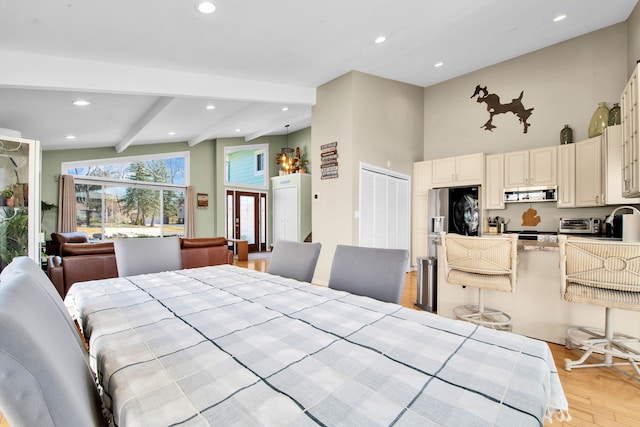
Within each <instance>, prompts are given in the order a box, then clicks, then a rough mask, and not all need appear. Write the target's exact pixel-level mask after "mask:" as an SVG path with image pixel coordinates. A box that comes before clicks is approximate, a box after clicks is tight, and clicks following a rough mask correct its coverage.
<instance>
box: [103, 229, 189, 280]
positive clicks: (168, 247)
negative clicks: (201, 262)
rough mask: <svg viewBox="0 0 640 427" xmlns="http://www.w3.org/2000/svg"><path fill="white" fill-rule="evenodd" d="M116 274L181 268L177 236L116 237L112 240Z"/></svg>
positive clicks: (127, 274)
mask: <svg viewBox="0 0 640 427" xmlns="http://www.w3.org/2000/svg"><path fill="white" fill-rule="evenodd" d="M113 248H114V250H115V253H116V264H117V266H118V276H120V277H125V276H135V275H137V274H147V273H159V272H161V271H171V270H180V269H182V256H181V255H180V239H179V238H178V237H175V236H173V237H149V238H139V239H137V238H135V239H118V240H115V241H114V242H113Z"/></svg>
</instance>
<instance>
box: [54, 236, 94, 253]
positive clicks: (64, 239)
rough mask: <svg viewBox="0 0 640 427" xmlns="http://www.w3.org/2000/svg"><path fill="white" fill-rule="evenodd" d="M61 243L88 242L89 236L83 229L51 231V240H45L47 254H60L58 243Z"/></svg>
mask: <svg viewBox="0 0 640 427" xmlns="http://www.w3.org/2000/svg"><path fill="white" fill-rule="evenodd" d="M63 243H89V236H88V235H87V233H85V232H84V231H73V232H68V233H57V232H55V233H51V240H48V241H47V242H46V248H45V249H46V253H47V255H60V245H62V244H63Z"/></svg>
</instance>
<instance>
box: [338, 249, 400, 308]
mask: <svg viewBox="0 0 640 427" xmlns="http://www.w3.org/2000/svg"><path fill="white" fill-rule="evenodd" d="M408 262H409V251H408V250H406V249H381V248H365V247H360V246H348V245H338V246H337V247H336V252H335V254H334V256H333V261H332V263H331V275H330V276H329V287H330V288H331V289H337V290H340V291H346V292H350V293H352V294H356V295H364V296H367V297H371V298H375V299H377V300H380V301H386V302H393V303H396V304H398V303H400V300H401V299H402V292H403V291H404V283H405V279H406V272H407V267H408Z"/></svg>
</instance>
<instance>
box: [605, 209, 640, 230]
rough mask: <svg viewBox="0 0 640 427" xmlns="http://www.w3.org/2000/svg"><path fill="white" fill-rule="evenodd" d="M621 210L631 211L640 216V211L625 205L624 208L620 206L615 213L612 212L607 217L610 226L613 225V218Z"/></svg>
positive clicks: (606, 220) (606, 221)
mask: <svg viewBox="0 0 640 427" xmlns="http://www.w3.org/2000/svg"><path fill="white" fill-rule="evenodd" d="M621 209H631V211H632V212H633V213H634V214H636V215H640V210H638V209H636V208H634V207H633V206H628V205H624V206H619V207H617V208H615V209H614V210H613V212H611V213H610V214H609V216H608V217H607V219H605V221H604V222H605V223H606V224H609V225H613V216H614V215H615V214H616V212H618V211H619V210H621Z"/></svg>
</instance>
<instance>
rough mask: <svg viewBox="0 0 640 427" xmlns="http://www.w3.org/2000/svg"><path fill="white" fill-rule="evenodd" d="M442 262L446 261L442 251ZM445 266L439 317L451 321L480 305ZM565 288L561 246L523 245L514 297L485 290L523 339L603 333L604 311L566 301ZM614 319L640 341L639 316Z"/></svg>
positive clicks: (618, 313) (560, 340) (623, 313)
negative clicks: (587, 330) (589, 330)
mask: <svg viewBox="0 0 640 427" xmlns="http://www.w3.org/2000/svg"><path fill="white" fill-rule="evenodd" d="M438 259H444V258H443V255H442V247H441V246H440V247H439V248H438ZM444 267H445V266H444V262H439V263H438V265H437V269H438V280H437V287H438V293H437V299H438V301H437V308H438V314H440V315H441V316H444V317H451V318H452V317H454V315H453V307H455V306H457V305H462V304H477V303H478V291H477V288H473V287H470V286H467V287H465V288H463V287H462V286H459V285H452V284H449V283H448V282H447V281H446V275H445V271H444V269H445V268H444ZM560 288H561V283H560V257H559V252H558V243H557V242H538V241H535V240H528V241H527V240H521V241H520V242H519V244H518V271H517V282H516V286H515V293H506V292H499V291H485V294H484V295H485V301H486V304H487V306H488V307H494V308H497V309H500V310H503V311H505V312H506V313H508V314H509V315H510V316H511V318H512V320H513V332H515V333H518V334H521V335H526V336H529V337H533V338H538V339H541V340H544V341H548V342H553V343H556V344H561V345H564V344H565V336H566V330H567V329H568V328H569V327H571V326H575V325H583V326H591V327H595V328H604V320H605V309H604V307H599V306H594V305H588V304H578V303H569V302H566V301H563V300H562V298H561V296H560ZM613 316H614V318H615V329H616V331H617V332H621V333H626V334H629V335H631V336H640V313H639V312H634V311H629V310H614V314H613Z"/></svg>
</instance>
